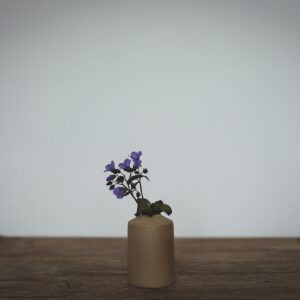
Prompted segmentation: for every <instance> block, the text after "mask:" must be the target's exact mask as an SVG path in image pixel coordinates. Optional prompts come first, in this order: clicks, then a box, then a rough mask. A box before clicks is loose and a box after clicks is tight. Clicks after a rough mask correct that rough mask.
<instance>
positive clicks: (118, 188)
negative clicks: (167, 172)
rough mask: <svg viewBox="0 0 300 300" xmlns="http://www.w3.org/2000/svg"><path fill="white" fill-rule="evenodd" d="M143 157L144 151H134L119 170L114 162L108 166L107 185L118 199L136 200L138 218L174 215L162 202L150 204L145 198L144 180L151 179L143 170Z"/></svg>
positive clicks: (106, 169)
mask: <svg viewBox="0 0 300 300" xmlns="http://www.w3.org/2000/svg"><path fill="white" fill-rule="evenodd" d="M141 156H142V151H138V152H134V151H133V152H131V154H130V155H129V158H126V159H125V160H124V162H121V163H119V164H118V168H116V165H115V162H114V161H113V160H112V161H111V162H110V163H109V164H107V165H106V166H105V171H104V172H110V173H111V174H110V175H109V176H108V177H107V178H106V181H107V182H106V185H107V186H109V189H110V190H112V191H113V193H114V195H115V196H116V197H117V198H118V199H121V198H123V197H125V196H127V195H131V196H132V197H133V198H134V200H135V201H136V203H137V205H138V208H137V213H136V214H135V215H136V216H138V215H141V214H145V215H149V216H152V215H155V214H159V213H161V212H165V213H167V214H168V215H169V214H171V213H172V210H171V208H170V206H168V205H166V204H164V203H163V202H162V201H161V200H159V201H156V202H154V203H150V202H149V201H148V200H147V199H145V198H144V195H143V188H142V179H147V180H148V181H149V178H148V177H147V176H146V175H145V174H147V173H148V169H146V168H142V161H141Z"/></svg>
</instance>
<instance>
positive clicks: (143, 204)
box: [135, 198, 152, 217]
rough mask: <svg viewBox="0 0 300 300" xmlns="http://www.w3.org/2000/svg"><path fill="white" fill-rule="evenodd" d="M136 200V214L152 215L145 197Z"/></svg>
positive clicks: (149, 204)
mask: <svg viewBox="0 0 300 300" xmlns="http://www.w3.org/2000/svg"><path fill="white" fill-rule="evenodd" d="M137 201H138V207H137V211H136V214H135V215H136V216H137V217H138V216H140V215H141V214H144V215H148V216H152V209H151V203H150V202H149V200H147V199H145V198H140V199H138V200H137Z"/></svg>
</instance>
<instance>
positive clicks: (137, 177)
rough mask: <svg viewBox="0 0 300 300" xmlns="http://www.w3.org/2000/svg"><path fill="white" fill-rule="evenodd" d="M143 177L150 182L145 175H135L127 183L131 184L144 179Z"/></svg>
mask: <svg viewBox="0 0 300 300" xmlns="http://www.w3.org/2000/svg"><path fill="white" fill-rule="evenodd" d="M142 177H144V178H146V179H147V180H148V181H149V178H148V177H147V176H145V175H134V176H131V177H130V178H129V179H128V181H127V182H128V183H130V182H131V181H133V180H136V179H139V178H142Z"/></svg>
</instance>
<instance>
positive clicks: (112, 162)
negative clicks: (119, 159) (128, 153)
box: [104, 160, 115, 172]
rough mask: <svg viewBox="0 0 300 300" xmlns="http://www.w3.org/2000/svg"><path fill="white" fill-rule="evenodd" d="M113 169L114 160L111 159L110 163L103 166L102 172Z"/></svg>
mask: <svg viewBox="0 0 300 300" xmlns="http://www.w3.org/2000/svg"><path fill="white" fill-rule="evenodd" d="M114 169H115V162H114V161H113V160H112V161H111V163H110V164H108V165H106V166H105V171H104V172H107V171H113V170H114Z"/></svg>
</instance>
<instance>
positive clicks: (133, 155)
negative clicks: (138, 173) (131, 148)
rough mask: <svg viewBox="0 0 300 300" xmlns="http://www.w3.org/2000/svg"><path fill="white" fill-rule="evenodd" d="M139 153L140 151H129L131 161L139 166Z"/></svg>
mask: <svg viewBox="0 0 300 300" xmlns="http://www.w3.org/2000/svg"><path fill="white" fill-rule="evenodd" d="M141 155H142V151H139V152H131V155H130V157H131V158H132V159H133V163H134V165H135V166H136V167H140V166H141V165H142V161H141V160H140V157H141Z"/></svg>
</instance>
